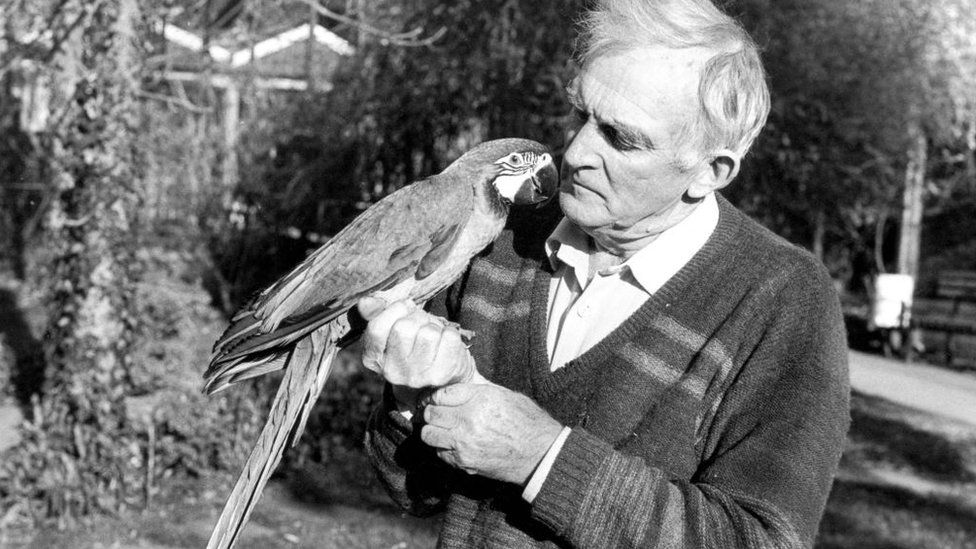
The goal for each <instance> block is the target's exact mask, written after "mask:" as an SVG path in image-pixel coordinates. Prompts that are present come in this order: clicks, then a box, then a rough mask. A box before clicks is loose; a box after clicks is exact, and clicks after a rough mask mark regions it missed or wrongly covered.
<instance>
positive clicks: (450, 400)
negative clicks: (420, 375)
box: [430, 383, 479, 406]
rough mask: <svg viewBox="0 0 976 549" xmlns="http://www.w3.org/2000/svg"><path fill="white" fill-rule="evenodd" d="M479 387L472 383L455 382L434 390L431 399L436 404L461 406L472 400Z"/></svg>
mask: <svg viewBox="0 0 976 549" xmlns="http://www.w3.org/2000/svg"><path fill="white" fill-rule="evenodd" d="M478 389H479V386H478V385H474V384H471V383H455V384H453V385H448V386H446V387H441V388H440V389H438V390H436V391H434V394H433V395H431V399H430V401H431V403H432V404H434V405H435V406H460V405H462V404H464V403H466V402H468V401H469V400H471V398H472V397H473V396H474V394H475V393H476V392H477V391H478Z"/></svg>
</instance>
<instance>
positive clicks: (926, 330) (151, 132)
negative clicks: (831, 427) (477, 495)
mask: <svg viewBox="0 0 976 549" xmlns="http://www.w3.org/2000/svg"><path fill="white" fill-rule="evenodd" d="M717 3H718V4H719V5H720V7H723V8H724V9H726V10H727V11H728V12H729V13H731V14H733V15H734V16H736V17H737V18H738V19H739V20H741V21H742V22H743V24H744V25H745V26H746V27H747V28H748V29H749V30H750V32H751V33H752V34H753V36H754V37H755V38H756V39H757V41H758V42H759V43H760V44H761V45H762V47H763V49H764V52H765V53H764V55H765V62H766V66H767V69H768V72H769V81H770V84H771V88H772V92H773V109H772V113H771V115H770V119H769V124H768V125H767V127H766V130H765V132H764V133H763V134H762V136H761V137H760V138H759V141H758V142H757V143H756V145H755V147H754V149H753V152H752V153H751V154H750V155H749V157H747V161H746V163H745V166H744V168H743V172H742V175H741V176H740V177H739V178H738V180H737V181H736V182H735V183H734V184H733V186H732V187H731V188H730V189H729V190H728V192H727V193H726V195H727V196H728V197H729V198H730V199H731V200H732V201H733V202H734V203H735V204H737V205H738V206H739V207H740V208H742V209H743V210H745V211H746V212H748V213H749V214H751V215H753V216H754V217H755V218H757V219H759V220H760V221H761V222H763V223H764V224H765V225H766V226H768V227H770V228H771V229H773V230H774V231H776V232H777V233H779V234H781V235H783V236H784V237H786V238H787V239H789V240H791V241H792V242H795V243H796V244H798V245H801V246H804V247H806V248H808V249H810V250H811V251H812V252H813V253H814V254H816V255H817V256H818V257H820V258H821V259H822V260H823V262H824V263H825V264H826V265H827V267H828V268H829V270H830V272H831V273H832V275H833V276H834V278H835V280H836V284H837V289H838V291H839V292H840V293H841V295H842V299H843V304H844V309H845V314H846V317H847V322H848V328H849V336H850V342H851V345H852V348H853V350H852V352H851V359H852V383H853V386H854V397H853V406H852V418H853V425H852V429H851V433H850V437H849V443H848V447H847V451H846V453H845V455H844V458H843V461H842V464H841V470H840V473H839V476H838V479H837V482H836V484H835V488H834V492H833V494H832V496H831V499H830V502H829V504H828V509H827V514H826V516H825V518H824V522H823V524H822V527H821V533H820V537H819V541H818V547H822V548H882V547H885V548H887V547H892V548H918V547H932V548H943V547H952V548H955V547H960V548H962V547H966V548H973V547H976V374H974V372H976V237H974V236H976V4H974V3H973V1H972V0H857V1H855V0H802V1H801V0H776V1H775V2H774V1H773V0H725V1H719V2H717ZM586 4H587V2H585V1H581V0H572V1H569V0H533V1H531V2H530V1H528V0H481V1H474V0H456V1H452V2H446V1H443V0H370V1H368V2H367V1H366V0H293V1H285V0H165V1H159V2H148V1H142V0H0V547H149V548H164V547H165V548H170V547H199V546H202V545H203V544H204V543H205V540H206V539H207V537H208V536H209V532H210V528H211V526H212V524H213V521H214V520H215V518H216V516H217V514H218V512H219V509H220V507H221V506H222V504H223V498H224V497H225V496H226V494H227V493H228V492H229V489H230V486H231V485H232V483H233V480H234V478H235V477H236V475H237V473H238V471H239V467H240V465H241V464H242V463H243V460H244V458H245V457H246V453H247V452H248V451H249V449H250V447H251V444H252V441H253V440H254V439H255V437H256V434H257V432H258V430H259V429H260V426H261V425H262V424H263V422H264V413H265V411H266V407H267V405H268V403H269V400H270V398H271V396H272V394H273V390H274V388H275V385H276V379H269V380H264V381H258V382H257V383H252V384H249V385H244V386H240V387H235V388H234V389H232V390H229V391H226V392H224V393H221V394H220V395H218V396H216V397H213V398H205V397H203V396H202V395H201V394H200V387H201V379H200V374H201V373H202V371H203V369H204V368H205V366H206V363H207V359H208V355H209V350H210V346H211V345H212V343H213V341H214V340H215V339H216V337H217V336H218V335H219V334H220V332H221V330H222V329H223V327H224V325H225V322H226V319H227V318H228V316H229V315H230V314H232V313H233V312H234V310H235V309H236V308H237V307H239V306H240V305H241V304H242V303H243V302H244V301H245V300H246V299H247V297H248V296H250V295H251V294H252V293H253V292H255V291H257V290H259V289H261V288H262V287H264V285H266V284H268V283H269V282H271V281H273V280H274V279H276V278H277V277H278V276H280V275H282V274H283V273H284V272H285V271H287V270H288V269H290V268H291V267H292V266H294V265H295V264H296V263H297V262H298V261H300V260H301V259H302V258H303V257H304V256H305V255H306V254H307V253H308V252H309V251H310V250H312V249H314V248H315V247H316V246H318V245H320V244H321V243H323V242H325V241H326V240H327V239H328V238H329V236H330V235H333V234H335V233H336V232H337V231H338V230H339V229H340V228H341V227H342V226H344V224H346V223H347V222H348V221H349V220H350V219H352V218H353V217H354V216H355V215H356V214H357V213H359V212H360V211H362V210H363V209H365V208H366V207H368V206H369V204H371V203H372V202H374V201H376V200H377V199H379V198H381V197H382V196H384V195H385V194H387V193H389V192H391V191H393V190H395V189H397V188H399V187H401V186H403V185H405V184H408V183H409V182H411V181H413V180H416V179H418V178H420V177H422V176H424V175H427V174H430V173H434V172H436V171H439V170H440V169H441V168H443V167H444V166H446V165H447V163H449V162H450V161H451V160H453V159H454V158H456V157H457V156H458V155H459V154H460V153H461V152H463V151H464V150H466V149H467V148H469V147H470V146H471V145H473V144H475V143H477V142H480V141H482V140H485V139H489V138H494V137H502V136H520V137H529V138H534V139H537V140H539V141H542V142H544V143H547V144H549V145H550V146H551V147H552V148H553V149H554V150H556V151H557V154H558V153H559V152H560V151H561V148H562V147H563V142H564V137H565V127H566V125H567V124H566V123H567V121H568V119H569V116H570V109H569V106H568V104H567V102H566V98H565V96H564V88H565V86H566V85H567V83H568V82H569V80H570V79H571V78H572V76H573V71H574V65H573V62H572V52H573V41H574V37H575V34H576V33H575V28H574V21H575V19H576V17H577V14H578V13H579V10H580V9H582V8H584V7H585V5H586ZM337 368H338V370H339V371H338V373H337V374H335V375H334V376H333V379H332V381H330V385H329V386H328V387H327V389H326V391H325V393H324V394H323V396H322V398H321V399H320V402H319V404H318V407H317V409H316V411H315V412H314V414H313V417H312V419H311V420H310V422H309V426H308V429H307V430H306V433H305V436H304V438H303V439H302V441H301V443H300V444H299V446H298V447H297V448H295V449H293V450H291V451H290V452H289V453H288V454H287V455H286V457H285V462H284V463H283V465H282V467H281V468H280V470H279V474H278V475H277V477H276V479H275V480H274V481H273V482H272V484H271V485H270V486H269V489H268V490H267V491H266V492H265V496H264V499H263V501H262V503H261V504H259V506H258V509H257V511H256V513H255V515H254V517H253V518H252V519H251V524H250V525H249V527H248V529H247V532H246V535H245V538H244V543H243V544H242V546H243V547H337V548H338V547H341V548H345V547H354V548H355V547H364V548H365V547H370V548H372V547H377V548H390V547H396V548H406V547H432V546H433V544H434V540H435V538H436V532H437V528H438V524H437V521H436V520H427V521H423V520H418V519H412V518H409V517H406V516H404V515H402V514H401V513H400V512H399V511H398V510H397V509H396V508H394V507H393V506H392V504H391V503H390V502H389V501H388V500H387V499H386V497H385V495H384V494H383V492H382V490H381V489H380V488H379V487H378V486H377V484H376V483H375V481H374V480H373V477H372V473H371V471H370V470H369V466H368V464H367V463H366V461H365V459H364V457H363V455H362V453H361V442H360V439H361V436H362V430H363V425H364V422H365V418H366V416H367V414H368V412H369V410H370V408H371V407H372V406H373V405H374V404H375V403H376V401H377V399H378V397H379V391H380V384H379V382H378V380H377V379H376V378H375V377H374V376H373V375H372V374H370V373H368V372H363V371H362V370H361V369H360V368H358V365H357V364H356V363H355V354H354V353H350V354H349V355H347V356H345V357H344V359H343V360H342V361H341V364H340V365H339V366H338V367H337ZM757 466H759V467H761V466H762V464H757Z"/></svg>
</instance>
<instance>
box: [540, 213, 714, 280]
mask: <svg viewBox="0 0 976 549" xmlns="http://www.w3.org/2000/svg"><path fill="white" fill-rule="evenodd" d="M718 217H719V209H718V201H717V200H716V198H715V195H714V194H709V195H708V196H706V197H705V198H704V199H703V200H702V202H701V203H700V204H699V205H698V207H696V208H695V209H694V210H692V212H691V213H690V214H689V215H688V217H686V218H684V219H682V220H681V221H679V222H678V223H677V224H676V225H675V226H673V227H671V228H669V229H668V230H666V231H664V232H663V233H661V234H660V235H659V236H658V237H657V238H655V239H654V240H653V241H652V242H651V243H650V244H648V245H647V246H645V247H643V248H641V249H640V250H639V251H638V252H637V253H635V254H634V255H633V256H631V257H630V259H628V260H627V261H625V262H623V263H622V264H621V265H620V266H618V267H614V268H613V269H612V271H611V272H617V271H620V270H623V269H624V268H626V269H627V270H628V271H629V272H630V274H631V275H632V276H633V278H634V280H635V281H636V282H637V284H638V285H640V287H641V288H643V289H644V291H646V292H647V293H649V294H652V293H654V292H656V291H657V290H659V289H660V288H661V286H663V285H664V284H665V283H666V282H667V281H668V280H669V279H670V278H671V277H672V276H674V275H675V274H676V273H677V272H678V271H679V270H681V268H682V267H684V266H685V264H687V263H688V261H690V260H691V258H692V257H693V256H694V255H695V254H696V253H698V250H700V249H701V248H702V246H704V245H705V242H706V241H707V240H708V238H709V237H710V236H711V235H712V233H713V232H714V231H715V227H716V226H717V225H718ZM545 251H546V257H548V258H549V262H550V264H551V265H552V268H553V269H557V268H558V267H559V264H560V263H563V264H565V265H567V266H569V267H571V268H572V269H573V270H574V271H576V273H577V278H578V279H580V277H581V276H582V277H585V276H586V274H585V273H587V272H588V270H589V257H590V251H591V250H590V244H589V237H588V236H587V235H586V233H584V232H583V231H582V229H580V228H579V227H577V226H576V225H575V224H574V223H572V222H571V221H569V219H567V218H565V217H564V218H563V219H562V220H560V222H559V224H558V225H557V226H556V228H555V230H553V232H552V234H551V235H550V236H549V238H548V239H546V244H545ZM601 274H602V273H601ZM581 280H582V279H581Z"/></svg>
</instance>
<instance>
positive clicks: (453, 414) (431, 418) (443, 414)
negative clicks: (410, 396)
mask: <svg viewBox="0 0 976 549" xmlns="http://www.w3.org/2000/svg"><path fill="white" fill-rule="evenodd" d="M424 422H426V423H427V425H433V426H435V427H441V428H443V429H454V428H456V427H457V426H458V425H459V424H460V423H461V419H460V417H458V413H457V408H453V407H450V406H437V405H436V404H431V405H429V406H427V407H425V408H424Z"/></svg>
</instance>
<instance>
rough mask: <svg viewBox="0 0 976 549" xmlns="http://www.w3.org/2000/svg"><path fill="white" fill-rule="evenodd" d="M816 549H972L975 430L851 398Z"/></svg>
mask: <svg viewBox="0 0 976 549" xmlns="http://www.w3.org/2000/svg"><path fill="white" fill-rule="evenodd" d="M851 408H852V409H851V417H852V419H853V423H852V426H851V432H850V435H849V436H848V444H847V448H846V450H845V452H844V456H843V458H842V460H841V470H840V474H839V475H838V477H837V480H836V481H835V483H834V489H833V491H832V493H831V496H830V500H829V501H828V503H827V512H826V514H825V515H824V519H823V522H822V523H821V526H820V536H819V541H818V543H817V547H818V548H820V549H855V548H856V549H875V548H876V549H881V548H890V549H927V548H932V549H935V548H939V549H954V548H960V549H962V548H966V549H972V548H976V428H973V427H971V426H966V425H962V424H959V423H953V422H949V421H946V420H944V419H942V418H940V417H935V416H932V415H929V414H925V413H922V412H918V411H915V410H912V409H909V408H905V407H902V406H899V405H895V404H892V403H890V402H888V401H885V400H883V399H879V398H873V397H868V396H865V395H858V394H855V395H854V398H853V400H852V407H851Z"/></svg>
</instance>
